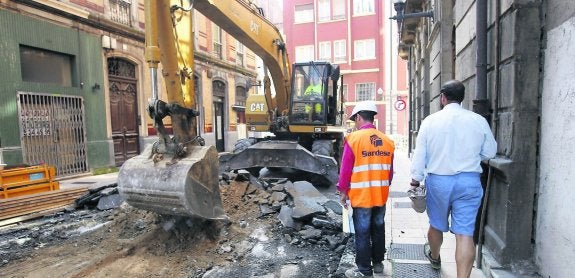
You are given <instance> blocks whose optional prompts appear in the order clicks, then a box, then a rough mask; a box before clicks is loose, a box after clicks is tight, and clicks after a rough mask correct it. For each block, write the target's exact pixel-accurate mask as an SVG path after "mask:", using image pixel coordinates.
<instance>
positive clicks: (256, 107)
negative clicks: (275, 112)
mask: <svg viewBox="0 0 575 278" xmlns="http://www.w3.org/2000/svg"><path fill="white" fill-rule="evenodd" d="M264 107H265V104H263V103H252V104H251V105H250V111H251V112H264Z"/></svg>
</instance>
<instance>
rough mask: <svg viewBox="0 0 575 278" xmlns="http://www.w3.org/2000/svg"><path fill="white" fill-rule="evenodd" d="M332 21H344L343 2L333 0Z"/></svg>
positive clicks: (342, 0)
mask: <svg viewBox="0 0 575 278" xmlns="http://www.w3.org/2000/svg"><path fill="white" fill-rule="evenodd" d="M332 3H333V6H332V9H333V10H332V17H331V19H332V20H338V19H344V18H345V1H344V0H333V1H332Z"/></svg>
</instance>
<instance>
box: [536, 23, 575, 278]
mask: <svg viewBox="0 0 575 278" xmlns="http://www.w3.org/2000/svg"><path fill="white" fill-rule="evenodd" d="M573 57H575V18H571V19H570V20H568V21H565V22H564V23H563V24H561V25H559V26H558V27H556V28H554V29H552V30H550V31H549V32H548V34H547V49H546V50H545V65H544V73H545V74H544V76H543V88H542V98H541V102H542V103H541V104H542V111H541V114H542V115H541V144H540V161H539V165H540V176H539V188H540V189H539V200H538V207H537V224H536V242H535V260H536V263H537V265H538V266H539V268H540V274H541V275H542V277H573V270H572V268H571V265H572V263H573V262H574V261H575V236H573V231H575V214H574V213H573V212H574V211H575V202H574V200H575V190H573V189H574V188H575V175H574V172H573V170H575V64H574V63H573V59H572V58H573ZM569 273H571V274H569Z"/></svg>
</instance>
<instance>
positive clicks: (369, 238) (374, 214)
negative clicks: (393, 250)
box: [353, 206, 385, 275]
mask: <svg viewBox="0 0 575 278" xmlns="http://www.w3.org/2000/svg"><path fill="white" fill-rule="evenodd" d="M384 220H385V206H383V207H373V208H353V227H354V228H355V264H357V267H358V268H359V271H360V272H361V273H363V274H364V275H373V269H372V264H371V263H372V262H373V263H379V262H382V261H383V259H384V255H385V221H384Z"/></svg>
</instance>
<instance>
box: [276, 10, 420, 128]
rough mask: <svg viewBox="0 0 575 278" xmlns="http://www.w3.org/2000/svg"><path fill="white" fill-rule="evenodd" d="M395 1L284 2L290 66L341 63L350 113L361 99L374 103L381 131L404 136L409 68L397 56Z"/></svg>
mask: <svg viewBox="0 0 575 278" xmlns="http://www.w3.org/2000/svg"><path fill="white" fill-rule="evenodd" d="M386 2H389V3H386ZM391 2H392V1H379V0H284V1H283V5H284V6H283V32H284V34H285V38H286V44H287V50H288V55H289V58H290V61H291V62H304V61H310V60H314V61H329V62H331V63H333V64H337V65H339V67H340V70H341V72H342V74H343V84H344V85H343V90H344V96H345V100H346V111H345V112H346V113H347V115H349V113H350V112H351V110H352V109H353V107H354V106H355V104H356V103H357V102H358V101H363V100H374V101H375V102H376V104H377V106H378V109H379V113H378V114H377V115H376V122H375V124H376V126H377V127H378V129H379V130H381V131H384V132H385V133H387V134H393V135H398V136H400V137H401V136H407V134H408V132H409V130H408V115H409V114H408V110H409V100H408V99H407V97H408V91H407V90H408V86H407V84H406V82H407V81H406V80H407V79H406V73H407V67H406V64H405V62H404V61H403V60H402V59H398V57H397V43H398V42H397V25H396V23H395V21H392V20H389V19H388V18H389V17H390V16H392V12H393V8H392V4H391ZM403 103H405V105H403ZM402 108H403V109H402ZM348 124H350V125H352V124H353V123H348Z"/></svg>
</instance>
